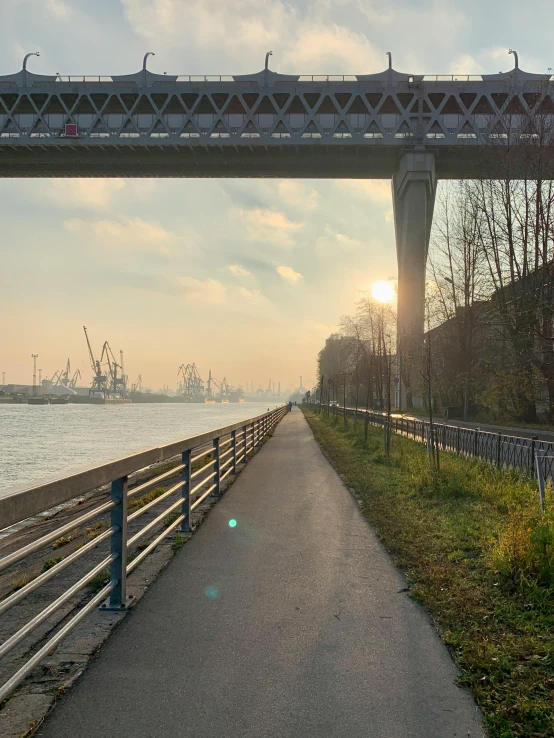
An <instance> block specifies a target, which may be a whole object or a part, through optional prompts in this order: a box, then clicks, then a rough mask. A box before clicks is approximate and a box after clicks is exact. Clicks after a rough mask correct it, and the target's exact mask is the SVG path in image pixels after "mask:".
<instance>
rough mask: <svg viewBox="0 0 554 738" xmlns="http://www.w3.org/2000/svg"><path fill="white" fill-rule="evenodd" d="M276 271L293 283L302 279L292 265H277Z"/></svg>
mask: <svg viewBox="0 0 554 738" xmlns="http://www.w3.org/2000/svg"><path fill="white" fill-rule="evenodd" d="M277 273H278V274H280V275H281V277H283V279H286V280H287V281H288V282H292V283H293V284H294V283H296V282H298V280H300V279H303V277H302V275H301V274H300V272H295V271H294V269H293V268H292V267H288V266H280V267H277Z"/></svg>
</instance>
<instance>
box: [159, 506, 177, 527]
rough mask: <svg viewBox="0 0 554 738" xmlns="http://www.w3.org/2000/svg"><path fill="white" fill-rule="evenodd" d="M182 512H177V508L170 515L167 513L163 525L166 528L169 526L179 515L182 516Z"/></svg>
mask: <svg viewBox="0 0 554 738" xmlns="http://www.w3.org/2000/svg"><path fill="white" fill-rule="evenodd" d="M180 515H181V513H180V512H177V510H174V511H173V512H171V513H169V515H166V517H165V518H164V522H163V526H164V528H169V526H170V525H171V524H172V523H174V522H175V521H176V520H177V518H178V517H180Z"/></svg>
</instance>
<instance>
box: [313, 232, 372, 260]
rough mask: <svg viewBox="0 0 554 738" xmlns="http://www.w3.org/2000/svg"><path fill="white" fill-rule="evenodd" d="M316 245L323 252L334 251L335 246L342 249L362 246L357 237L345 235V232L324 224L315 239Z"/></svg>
mask: <svg viewBox="0 0 554 738" xmlns="http://www.w3.org/2000/svg"><path fill="white" fill-rule="evenodd" d="M316 246H317V248H318V250H320V251H321V252H322V253H323V254H329V253H335V252H336V251H337V248H339V249H341V250H342V251H353V250H354V249H359V248H361V247H363V246H364V244H363V243H362V241H360V240H359V239H357V238H352V237H351V236H347V235H346V233H337V232H335V231H334V230H333V229H332V228H330V227H329V226H326V227H325V229H324V231H323V234H322V235H321V236H320V237H319V238H318V239H317V241H316Z"/></svg>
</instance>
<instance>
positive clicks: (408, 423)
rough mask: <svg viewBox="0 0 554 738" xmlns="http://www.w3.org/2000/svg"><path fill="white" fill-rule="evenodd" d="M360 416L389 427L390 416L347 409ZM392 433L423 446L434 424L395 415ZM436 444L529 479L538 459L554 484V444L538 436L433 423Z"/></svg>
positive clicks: (338, 412)
mask: <svg viewBox="0 0 554 738" xmlns="http://www.w3.org/2000/svg"><path fill="white" fill-rule="evenodd" d="M312 407H316V408H319V407H321V408H322V409H325V410H326V411H327V412H330V413H332V414H335V415H342V414H343V413H344V408H342V407H339V406H338V405H337V406H333V405H332V406H331V407H329V406H328V405H326V404H322V405H321V406H320V405H319V403H312ZM356 413H357V414H358V417H359V418H360V420H362V421H363V420H364V419H365V417H366V414H367V416H368V418H369V423H370V425H376V426H385V425H386V424H387V422H389V421H388V420H387V415H386V414H384V413H376V412H373V411H366V410H363V409H360V408H359V409H358V410H357V411H356V409H355V408H347V409H346V415H347V417H350V418H353V417H354V416H355V415H356ZM390 426H391V430H392V431H393V432H394V433H398V434H399V435H402V436H405V437H406V438H411V439H413V440H414V441H419V442H420V443H426V442H427V436H428V433H429V428H430V422H429V421H428V420H423V419H417V418H404V417H401V416H397V415H392V416H391V418H390ZM433 430H434V436H435V440H436V443H437V444H438V446H439V448H440V449H442V450H443V451H451V452H454V453H456V454H458V455H460V456H466V457H474V458H477V459H482V460H483V461H487V462H488V463H490V464H495V465H496V466H498V467H509V468H512V469H518V470H520V471H522V472H524V473H525V474H528V475H529V476H536V473H537V467H536V461H537V456H540V462H541V466H542V469H543V473H544V476H545V478H546V479H549V480H551V481H552V482H554V443H552V442H549V441H540V440H539V439H538V437H537V436H533V437H531V438H523V437H521V436H512V435H508V434H505V433H493V432H491V431H482V430H480V429H479V428H464V427H463V426H460V425H449V424H447V423H440V422H439V423H437V422H433Z"/></svg>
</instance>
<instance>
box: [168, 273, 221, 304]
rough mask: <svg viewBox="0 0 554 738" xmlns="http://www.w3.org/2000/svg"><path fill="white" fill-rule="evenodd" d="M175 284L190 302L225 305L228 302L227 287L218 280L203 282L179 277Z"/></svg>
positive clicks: (192, 278) (205, 280)
mask: <svg viewBox="0 0 554 738" xmlns="http://www.w3.org/2000/svg"><path fill="white" fill-rule="evenodd" d="M175 282H176V284H177V285H178V286H179V287H180V289H181V291H182V293H183V295H184V297H185V299H186V300H187V301H189V302H202V303H206V304H207V305H223V304H224V303H225V301H226V291H225V287H224V286H223V285H222V284H221V282H218V281H217V280H216V279H204V280H202V279H195V278H194V277H177V279H176V280H175Z"/></svg>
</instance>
